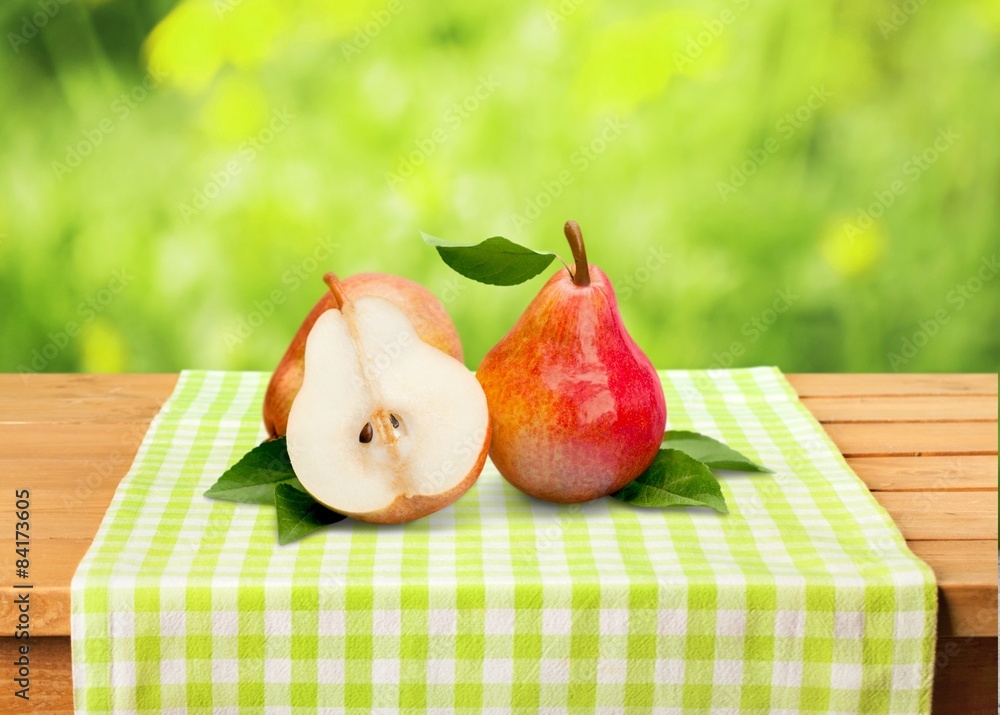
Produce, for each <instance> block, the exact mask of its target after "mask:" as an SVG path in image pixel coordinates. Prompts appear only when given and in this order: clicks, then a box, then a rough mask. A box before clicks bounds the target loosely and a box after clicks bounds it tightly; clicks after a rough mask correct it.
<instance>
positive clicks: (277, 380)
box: [264, 273, 462, 437]
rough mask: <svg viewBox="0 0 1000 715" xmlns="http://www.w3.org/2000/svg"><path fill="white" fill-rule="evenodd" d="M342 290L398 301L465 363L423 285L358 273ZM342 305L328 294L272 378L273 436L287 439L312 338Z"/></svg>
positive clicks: (437, 343)
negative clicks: (290, 413)
mask: <svg viewBox="0 0 1000 715" xmlns="http://www.w3.org/2000/svg"><path fill="white" fill-rule="evenodd" d="M340 286H341V290H342V291H343V293H344V295H345V296H347V297H348V298H360V297H361V296H365V295H377V296H381V297H382V298H386V299H387V300H390V301H392V302H393V303H395V304H396V305H397V306H399V307H400V308H402V309H403V311H404V312H405V313H406V314H407V317H409V319H410V322H412V323H413V325H414V327H415V328H416V331H417V334H418V335H420V338H421V339H422V340H423V341H424V342H426V343H428V344H430V345H433V346H434V347H436V348H438V349H439V350H443V351H444V352H446V353H448V354H449V355H451V356H452V357H454V358H455V359H456V360H462V341H461V340H460V339H459V337H458V331H457V330H455V325H454V323H452V322H451V318H450V317H449V316H448V313H447V311H445V309H444V305H443V304H442V303H441V301H440V300H438V299H437V297H435V295H434V294H433V293H431V292H430V291H429V290H427V289H426V288H424V287H423V286H422V285H420V284H419V283H415V282H413V281H411V280H408V279H406V278H403V277H401V276H392V275H388V274H385V273H358V274H357V275H353V276H350V277H349V278H345V279H344V280H343V281H340ZM336 307H337V306H336V305H335V303H334V297H333V294H332V293H330V292H329V291H326V292H325V293H324V294H323V296H322V297H321V298H320V299H319V300H318V301H317V302H316V305H314V306H313V309H312V310H310V311H309V315H307V316H306V319H305V320H304V321H302V325H301V326H299V329H298V331H297V332H296V333H295V337H294V338H292V342H291V344H290V345H289V346H288V349H287V350H286V351H285V354H284V355H283V356H282V358H281V361H280V362H279V363H278V366H277V367H276V368H275V370H274V373H273V374H272V375H271V381H270V382H269V383H268V385H267V392H266V393H265V395H264V426H265V427H266V428H267V431H268V434H270V436H271V437H281V436H283V435H284V434H285V432H286V430H287V426H288V411H289V409H291V407H292V400H294V399H295V395H296V394H297V393H298V391H299V387H300V386H301V385H302V362H303V357H304V353H305V347H306V336H307V335H309V331H310V330H312V327H313V325H314V324H315V323H316V320H317V319H318V318H319V316H320V315H322V314H323V313H325V312H326V311H328V310H330V309H331V308H336Z"/></svg>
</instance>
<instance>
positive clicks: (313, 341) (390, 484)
mask: <svg viewBox="0 0 1000 715" xmlns="http://www.w3.org/2000/svg"><path fill="white" fill-rule="evenodd" d="M287 438H288V454H289V457H290V459H291V462H292V467H293V468H294V470H295V474H296V476H297V477H298V479H299V481H300V482H301V483H302V486H303V487H304V488H305V489H306V490H307V491H308V492H309V493H310V494H311V495H312V496H313V497H314V498H315V499H316V500H317V501H319V502H321V503H323V504H325V505H326V506H328V507H329V508H331V509H333V510H335V511H337V512H339V513H341V514H346V515H348V516H352V517H354V518H356V519H359V520H362V521H370V522H376V523H401V522H405V521H411V520H412V519H416V518H419V517H421V516H425V515H427V514H430V513H432V512H435V511H437V510H439V509H441V508H443V507H445V506H448V505H449V504H451V503H452V502H453V501H455V500H456V499H458V497H460V496H461V495H462V494H463V493H465V491H466V490H468V488H469V487H470V486H472V484H473V483H474V482H475V481H476V479H477V478H478V476H479V473H480V472H481V471H482V468H483V464H484V463H485V461H486V455H487V452H488V451H489V443H490V422H489V410H488V408H487V405H486V396H485V394H484V393H483V390H482V388H481V387H480V385H479V382H478V381H477V380H476V378H475V376H474V375H473V374H472V373H471V372H469V370H468V369H466V368H465V366H464V365H462V363H460V362H459V361H458V360H456V359H455V358H453V357H451V356H449V355H446V354H445V353H443V352H441V351H440V350H438V349H436V348H433V347H431V346H430V345H428V344H427V343H425V342H423V341H422V340H421V339H420V337H419V336H418V334H417V332H416V330H415V328H414V327H413V324H412V323H411V322H410V320H409V319H408V318H407V316H406V314H405V313H403V312H402V311H401V310H400V309H399V308H398V307H396V306H395V305H394V304H393V303H391V302H389V301H387V300H385V299H384V298H378V297H374V296H366V297H361V298H358V299H356V300H353V301H346V302H345V303H344V304H343V305H342V307H341V309H340V310H336V309H331V310H328V311H326V312H325V313H323V314H322V315H321V316H320V317H319V318H318V319H317V320H316V323H315V325H314V326H313V328H312V330H311V331H310V332H309V336H308V338H307V339H306V347H305V370H304V377H303V381H302V387H301V389H300V390H299V391H298V394H297V395H296V397H295V400H294V402H293V403H292V408H291V411H290V413H289V418H288V434H287Z"/></svg>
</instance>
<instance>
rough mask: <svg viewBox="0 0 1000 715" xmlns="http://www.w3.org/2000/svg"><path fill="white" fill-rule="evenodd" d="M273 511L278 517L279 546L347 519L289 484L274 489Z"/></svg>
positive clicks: (279, 485)
mask: <svg viewBox="0 0 1000 715" xmlns="http://www.w3.org/2000/svg"><path fill="white" fill-rule="evenodd" d="M274 509H275V511H276V512H277V515H278V543H279V544H281V545H284V544H290V543H292V542H293V541H298V540H299V539H301V538H302V537H303V536H306V535H308V534H311V533H312V532H314V531H316V530H317V529H322V528H323V527H324V526H327V525H329V524H335V523H337V522H338V521H342V520H344V519H346V518H347V517H346V516H344V515H343V514H338V513H337V512H335V511H330V510H329V509H327V508H326V507H325V506H323V505H322V504H320V503H319V502H317V501H316V500H315V499H313V498H312V497H311V496H309V495H308V494H307V493H306V492H304V491H302V490H300V489H296V488H295V487H294V486H292V485H291V484H278V485H277V486H275V487H274Z"/></svg>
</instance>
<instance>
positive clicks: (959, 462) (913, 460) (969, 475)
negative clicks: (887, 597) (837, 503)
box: [847, 454, 997, 492]
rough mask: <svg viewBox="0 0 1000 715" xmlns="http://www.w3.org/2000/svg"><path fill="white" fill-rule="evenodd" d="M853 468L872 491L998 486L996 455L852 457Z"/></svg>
mask: <svg viewBox="0 0 1000 715" xmlns="http://www.w3.org/2000/svg"><path fill="white" fill-rule="evenodd" d="M847 463H848V464H849V465H851V469H853V470H854V473H855V474H857V475H858V476H859V477H861V479H863V480H864V482H865V484H867V485H868V488H869V489H871V490H872V491H891V492H919V491H981V490H993V491H994V492H995V491H996V489H997V458H996V457H993V456H985V455H984V456H969V455H964V454H956V455H951V456H946V457H933V456H928V457H852V458H851V459H848V460H847Z"/></svg>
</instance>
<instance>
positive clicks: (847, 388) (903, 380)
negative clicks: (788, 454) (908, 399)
mask: <svg viewBox="0 0 1000 715" xmlns="http://www.w3.org/2000/svg"><path fill="white" fill-rule="evenodd" d="M785 377H786V378H788V381H789V382H790V383H791V384H792V387H794V388H795V391H796V392H797V393H799V397H863V396H866V395H992V396H994V397H995V396H996V394H997V375H996V373H983V374H948V375H935V374H929V373H928V374H882V373H875V374H871V373H867V374H866V373H856V374H830V373H798V374H795V373H793V374H789V375H785Z"/></svg>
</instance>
